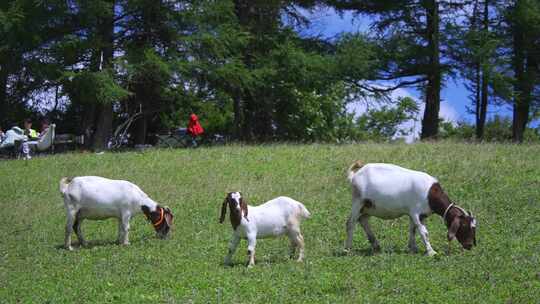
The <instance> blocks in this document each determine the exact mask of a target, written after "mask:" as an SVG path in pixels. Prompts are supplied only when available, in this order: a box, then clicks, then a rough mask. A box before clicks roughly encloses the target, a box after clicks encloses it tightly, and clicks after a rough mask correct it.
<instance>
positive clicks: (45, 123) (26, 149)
mask: <svg viewBox="0 0 540 304" xmlns="http://www.w3.org/2000/svg"><path fill="white" fill-rule="evenodd" d="M27 121H29V123H28V124H27ZM27 125H28V128H27ZM49 125H50V122H49V120H48V119H47V118H43V120H42V121H41V133H37V132H36V130H34V129H31V128H32V121H30V120H29V119H26V120H25V121H24V132H25V135H26V134H27V133H28V134H32V131H34V133H35V136H32V135H26V136H28V139H29V141H24V142H23V143H22V147H21V148H22V149H21V150H22V154H23V156H24V158H25V159H31V158H32V157H31V156H30V150H31V149H30V146H31V145H35V144H37V142H38V141H39V140H40V139H41V137H43V136H44V135H45V134H47V130H49Z"/></svg>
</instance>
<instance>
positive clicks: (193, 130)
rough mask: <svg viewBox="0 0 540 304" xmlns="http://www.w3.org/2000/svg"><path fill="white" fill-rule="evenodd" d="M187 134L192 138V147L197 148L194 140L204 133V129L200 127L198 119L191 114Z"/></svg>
mask: <svg viewBox="0 0 540 304" xmlns="http://www.w3.org/2000/svg"><path fill="white" fill-rule="evenodd" d="M187 132H188V134H189V135H190V136H191V138H192V143H193V146H194V147H196V146H197V141H196V138H197V136H199V135H201V134H203V133H204V129H203V127H202V126H201V124H200V123H199V118H198V117H197V115H195V114H193V113H192V114H191V116H190V117H189V123H188V127H187Z"/></svg>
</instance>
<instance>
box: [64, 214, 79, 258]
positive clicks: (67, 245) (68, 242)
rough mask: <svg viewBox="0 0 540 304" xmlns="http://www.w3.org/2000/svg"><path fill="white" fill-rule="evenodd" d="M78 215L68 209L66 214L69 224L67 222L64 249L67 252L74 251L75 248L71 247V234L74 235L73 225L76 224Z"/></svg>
mask: <svg viewBox="0 0 540 304" xmlns="http://www.w3.org/2000/svg"><path fill="white" fill-rule="evenodd" d="M76 214H77V212H76V211H75V210H71V209H68V210H67V212H66V216H67V222H66V233H65V237H64V247H65V248H66V249H67V250H73V247H71V234H72V233H73V224H74V223H75V216H76Z"/></svg>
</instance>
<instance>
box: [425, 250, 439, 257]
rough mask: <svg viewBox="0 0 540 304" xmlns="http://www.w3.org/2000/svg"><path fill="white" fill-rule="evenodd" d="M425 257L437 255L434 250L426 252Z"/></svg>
mask: <svg viewBox="0 0 540 304" xmlns="http://www.w3.org/2000/svg"><path fill="white" fill-rule="evenodd" d="M426 255H427V256H429V257H432V256H435V255H437V251H435V250H432V251H428V252H427V253H426Z"/></svg>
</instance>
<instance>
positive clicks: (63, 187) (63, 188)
mask: <svg viewBox="0 0 540 304" xmlns="http://www.w3.org/2000/svg"><path fill="white" fill-rule="evenodd" d="M71 180H72V179H71V178H70V177H62V179H60V193H62V195H64V194H66V191H67V188H68V186H69V183H71Z"/></svg>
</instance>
